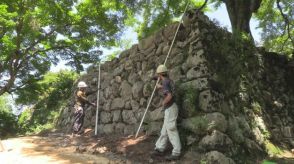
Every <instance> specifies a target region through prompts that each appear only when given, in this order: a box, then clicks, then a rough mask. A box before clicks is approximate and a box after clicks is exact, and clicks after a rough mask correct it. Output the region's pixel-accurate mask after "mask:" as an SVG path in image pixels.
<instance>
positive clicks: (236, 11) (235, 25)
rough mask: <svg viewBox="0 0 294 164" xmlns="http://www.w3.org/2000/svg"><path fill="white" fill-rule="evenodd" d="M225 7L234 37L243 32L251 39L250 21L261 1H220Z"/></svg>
mask: <svg viewBox="0 0 294 164" xmlns="http://www.w3.org/2000/svg"><path fill="white" fill-rule="evenodd" d="M222 1H223V2H224V3H225V4H226V7H227V11H228V14H229V17H230V21H231V25H232V31H233V34H234V35H239V34H241V33H243V32H245V33H246V34H248V35H249V36H250V37H251V38H252V35H251V31H250V25H249V23H250V19H251V17H252V14H253V13H254V12H256V11H257V10H258V8H259V7H260V4H261V1H262V0H222Z"/></svg>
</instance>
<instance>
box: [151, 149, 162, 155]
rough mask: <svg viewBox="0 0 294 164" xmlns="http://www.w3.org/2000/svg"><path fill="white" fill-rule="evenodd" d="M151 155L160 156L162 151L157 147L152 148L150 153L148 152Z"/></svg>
mask: <svg viewBox="0 0 294 164" xmlns="http://www.w3.org/2000/svg"><path fill="white" fill-rule="evenodd" d="M150 155H151V156H152V157H155V156H162V155H163V152H161V151H159V150H158V149H154V150H153V151H152V152H151V154H150Z"/></svg>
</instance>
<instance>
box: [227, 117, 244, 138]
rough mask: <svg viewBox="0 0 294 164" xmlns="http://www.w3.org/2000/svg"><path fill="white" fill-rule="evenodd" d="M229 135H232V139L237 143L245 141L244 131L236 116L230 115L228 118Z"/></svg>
mask: <svg viewBox="0 0 294 164" xmlns="http://www.w3.org/2000/svg"><path fill="white" fill-rule="evenodd" d="M228 135H230V137H231V138H232V140H233V141H234V142H236V143H243V142H244V141H245V137H244V135H243V131H242V129H241V128H240V126H239V123H238V120H237V118H236V117H229V119H228Z"/></svg>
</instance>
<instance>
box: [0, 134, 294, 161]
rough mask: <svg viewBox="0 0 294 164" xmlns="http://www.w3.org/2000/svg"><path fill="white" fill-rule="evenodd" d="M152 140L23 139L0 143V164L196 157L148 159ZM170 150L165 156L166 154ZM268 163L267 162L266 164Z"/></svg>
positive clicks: (196, 158) (49, 136)
mask: <svg viewBox="0 0 294 164" xmlns="http://www.w3.org/2000/svg"><path fill="white" fill-rule="evenodd" d="M155 140H156V137H154V136H153V137H152V136H140V137H138V138H137V139H134V137H122V136H115V135H110V136H99V137H91V136H87V135H84V136H81V137H74V138H71V137H70V136H69V135H65V134H63V133H49V134H46V135H44V136H26V137H17V138H10V139H8V140H2V143H3V145H4V147H5V149H6V151H5V152H0V164H40V163H42V164H48V163H49V164H51V163H54V164H78V163H80V164H84V163H85V164H88V163H89V164H145V163H150V164H195V163H200V160H199V159H200V158H199V157H200V156H198V155H197V154H196V155H195V154H193V153H192V154H189V153H188V152H186V153H187V154H186V155H185V156H183V157H182V158H181V160H179V161H172V162H167V161H166V160H164V157H158V158H156V159H151V158H150V154H149V153H150V152H151V151H152V150H153V148H154V141H155ZM170 151H171V147H170V148H169V150H168V152H167V153H166V154H165V155H168V153H170ZM266 161H267V162H266ZM269 161H270V162H269ZM257 163H258V164H266V163H270V164H277V163H278V164H280V163H283V164H284V163H285V164H292V163H294V155H293V154H292V153H291V152H284V153H283V154H282V155H281V156H280V157H277V158H267V160H261V161H260V162H257Z"/></svg>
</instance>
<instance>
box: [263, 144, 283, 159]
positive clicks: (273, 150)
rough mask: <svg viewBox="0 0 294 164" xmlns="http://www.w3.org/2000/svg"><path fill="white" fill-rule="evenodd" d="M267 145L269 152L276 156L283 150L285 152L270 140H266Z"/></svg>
mask: <svg viewBox="0 0 294 164" xmlns="http://www.w3.org/2000/svg"><path fill="white" fill-rule="evenodd" d="M265 147H266V151H267V153H268V154H271V155H274V156H276V155H279V154H282V152H283V150H282V149H281V148H279V147H277V146H276V145H274V144H273V143H271V142H270V141H266V142H265Z"/></svg>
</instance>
